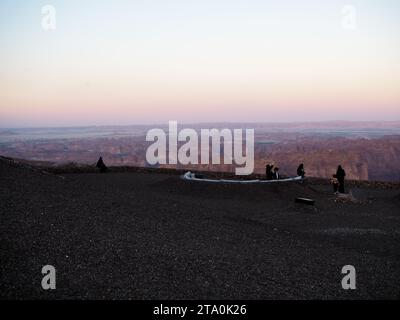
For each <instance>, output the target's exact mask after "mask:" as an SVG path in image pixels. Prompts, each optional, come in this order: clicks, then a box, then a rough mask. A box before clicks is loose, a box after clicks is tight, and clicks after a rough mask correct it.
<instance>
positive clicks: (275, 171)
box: [272, 167, 279, 180]
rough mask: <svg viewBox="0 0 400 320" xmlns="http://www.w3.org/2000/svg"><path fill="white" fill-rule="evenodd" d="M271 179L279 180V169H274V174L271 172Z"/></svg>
mask: <svg viewBox="0 0 400 320" xmlns="http://www.w3.org/2000/svg"><path fill="white" fill-rule="evenodd" d="M272 179H274V180H279V168H277V167H276V168H275V169H274V172H273V174H272Z"/></svg>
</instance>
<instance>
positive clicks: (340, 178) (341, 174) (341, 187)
mask: <svg viewBox="0 0 400 320" xmlns="http://www.w3.org/2000/svg"><path fill="white" fill-rule="evenodd" d="M345 177H346V171H344V169H343V168H342V166H339V167H338V168H337V171H336V179H338V181H339V189H338V191H339V192H340V193H344V192H345V191H344V178H345Z"/></svg>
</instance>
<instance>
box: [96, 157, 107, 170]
mask: <svg viewBox="0 0 400 320" xmlns="http://www.w3.org/2000/svg"><path fill="white" fill-rule="evenodd" d="M96 167H97V168H98V169H99V170H100V172H101V173H103V172H106V171H107V166H106V165H105V164H104V161H103V157H100V158H99V160H98V161H97V164H96Z"/></svg>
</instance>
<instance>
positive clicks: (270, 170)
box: [96, 157, 346, 193]
mask: <svg viewBox="0 0 400 320" xmlns="http://www.w3.org/2000/svg"><path fill="white" fill-rule="evenodd" d="M96 167H97V168H98V169H99V171H100V172H106V171H107V170H108V168H107V166H106V165H105V164H104V161H103V158H102V157H100V158H99V160H98V161H97V164H96ZM265 175H266V178H267V180H279V179H280V176H279V168H278V167H275V166H274V164H272V163H268V164H267V165H266V166H265ZM305 175H306V172H305V171H304V164H303V163H301V164H300V165H299V166H298V168H297V176H298V177H302V178H304V177H305ZM345 177H346V172H345V171H344V169H343V168H342V166H341V165H339V166H338V168H337V170H336V174H334V175H333V176H332V179H331V182H332V185H333V192H334V193H344V192H345V190H344V178H345Z"/></svg>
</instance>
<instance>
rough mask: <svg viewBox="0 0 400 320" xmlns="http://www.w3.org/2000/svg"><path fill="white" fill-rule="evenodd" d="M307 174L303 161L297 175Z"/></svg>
mask: <svg viewBox="0 0 400 320" xmlns="http://www.w3.org/2000/svg"><path fill="white" fill-rule="evenodd" d="M305 175H306V172H305V171H304V164H303V163H301V164H300V165H299V167H298V168H297V176H298V177H302V178H304V176H305Z"/></svg>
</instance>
